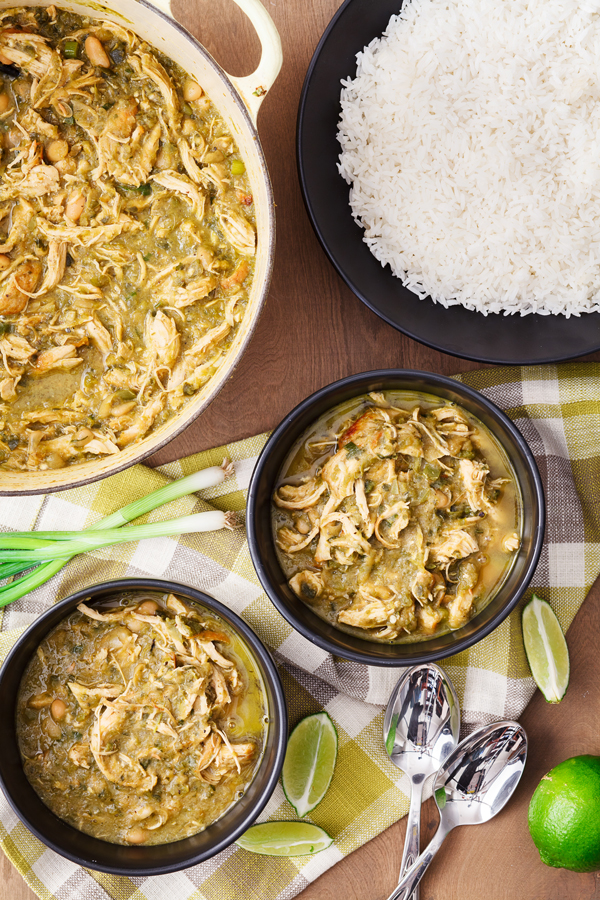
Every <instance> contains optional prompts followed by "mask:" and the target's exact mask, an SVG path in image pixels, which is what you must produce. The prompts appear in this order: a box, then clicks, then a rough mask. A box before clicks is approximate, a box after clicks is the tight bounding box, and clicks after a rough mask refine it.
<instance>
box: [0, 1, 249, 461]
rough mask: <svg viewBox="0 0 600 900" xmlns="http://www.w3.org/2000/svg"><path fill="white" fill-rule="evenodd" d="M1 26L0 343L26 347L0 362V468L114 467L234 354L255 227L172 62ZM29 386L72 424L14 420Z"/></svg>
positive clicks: (224, 148) (230, 148) (34, 17)
mask: <svg viewBox="0 0 600 900" xmlns="http://www.w3.org/2000/svg"><path fill="white" fill-rule="evenodd" d="M10 15H11V19H10V27H5V28H4V29H0V56H1V58H2V59H3V60H4V62H5V64H8V61H10V62H11V63H12V64H13V68H14V72H11V81H10V86H8V85H7V84H5V88H6V90H5V94H6V95H8V96H10V98H11V100H10V103H9V105H8V107H7V109H6V110H4V111H3V112H2V113H1V114H0V115H1V117H2V127H3V129H4V130H5V146H4V148H3V150H2V172H3V174H2V179H1V182H0V254H2V256H3V260H1V261H0V262H1V264H2V268H1V269H0V337H1V336H2V335H11V336H13V335H18V336H21V337H23V339H26V340H27V341H28V343H29V345H30V346H31V347H32V348H33V351H34V352H32V353H30V354H27V355H24V356H21V357H15V356H11V355H10V353H9V352H8V350H9V349H10V348H9V347H8V345H6V344H5V346H4V351H3V352H2V353H0V357H1V365H0V419H1V420H2V422H3V430H4V432H5V434H9V435H10V440H9V441H8V442H5V441H2V442H0V470H2V469H7V470H11V471H22V470H27V469H39V468H42V469H46V468H49V467H52V468H56V467H60V466H61V465H74V464H78V463H81V462H85V461H90V460H92V459H93V458H94V457H98V456H102V455H107V454H108V455H113V454H114V455H118V454H119V453H120V452H121V451H122V450H123V449H124V448H125V447H129V446H130V445H131V444H132V443H135V442H139V441H143V440H144V439H145V438H146V437H147V436H148V435H149V434H150V433H151V432H152V431H154V430H156V429H158V428H159V427H161V426H162V425H163V424H165V423H166V422H167V421H168V420H169V419H170V418H172V417H174V416H177V415H180V413H181V411H182V410H183V408H184V407H185V405H186V404H187V403H190V402H192V399H193V397H194V395H195V394H196V393H197V392H198V391H200V390H201V389H202V388H203V387H204V385H206V384H207V382H209V381H210V380H211V379H212V378H214V377H215V376H216V374H217V373H218V371H219V369H220V368H221V367H222V366H223V365H224V364H226V362H227V361H228V359H230V358H231V355H232V354H231V353H230V352H229V351H230V348H232V347H233V348H235V350H233V351H232V352H236V351H237V347H238V344H237V343H236V340H235V338H236V334H237V332H238V329H239V327H240V323H241V321H242V319H243V317H244V315H245V314H246V309H247V308H248V307H249V299H250V291H251V290H252V278H253V271H254V257H255V254H256V228H255V221H254V207H253V195H252V189H251V185H250V181H249V178H248V175H247V174H246V172H245V166H244V165H243V164H241V165H240V163H241V160H240V159H239V152H238V149H237V147H236V144H235V142H234V140H233V138H232V136H231V134H230V132H229V130H228V127H227V124H226V122H225V120H224V119H223V118H222V117H221V116H220V115H219V112H218V110H216V109H215V108H214V107H213V106H212V105H211V103H210V101H209V99H208V98H207V96H206V95H205V94H204V93H203V91H202V90H201V88H199V86H196V87H195V88H194V89H195V90H199V91H200V96H201V101H192V102H191V103H190V104H188V103H187V101H186V100H185V99H184V94H186V92H187V90H188V88H187V85H188V83H189V82H190V79H189V76H188V75H187V74H186V73H185V72H184V71H183V70H182V69H180V68H179V66H178V65H176V64H175V63H174V62H172V61H170V60H167V59H165V58H164V57H163V56H161V55H160V54H159V53H158V52H157V51H156V50H155V49H154V48H152V47H151V46H150V45H149V44H148V43H146V42H145V41H143V40H141V39H140V38H139V37H138V36H137V35H135V34H134V33H133V32H131V31H129V30H128V29H127V28H124V27H123V26H120V25H116V24H115V23H111V22H109V21H108V20H105V19H93V18H83V17H80V16H78V15H77V14H75V13H73V12H71V11H68V10H66V9H61V8H60V7H55V6H50V7H47V8H44V7H33V8H18V7H17V8H15V9H11V11H10ZM71 44H72V45H74V47H73V48H72V49H73V52H76V58H67V56H66V54H67V53H69V54H70V53H71V50H68V47H69V46H71ZM12 76H14V77H12ZM2 77H4V78H5V80H6V78H8V76H6V75H4V76H3V75H2V73H0V78H2ZM0 87H1V85H0ZM240 170H241V171H240ZM46 376H48V377H46ZM41 377H45V378H46V380H45V383H44V396H45V398H46V402H47V404H48V405H49V406H51V407H52V408H53V409H59V408H61V407H64V408H68V409H69V410H71V411H74V410H78V411H80V415H79V417H78V418H77V419H75V420H74V421H71V422H68V423H66V422H63V421H61V420H60V419H58V418H57V419H55V420H54V421H53V422H48V423H45V424H47V425H48V426H49V427H48V428H45V429H42V428H41V427H40V426H39V425H37V426H36V427H34V428H32V427H31V426H30V425H28V423H27V422H26V420H25V418H24V417H23V416H22V415H21V413H20V411H21V410H22V409H24V408H29V409H32V408H35V407H36V406H37V405H39V404H38V403H37V400H36V398H35V396H34V391H39V388H40V382H39V379H40V378H41ZM122 394H126V396H121V395H122ZM90 419H93V424H94V429H93V433H91V434H88V435H86V436H85V439H84V438H83V437H80V438H76V436H75V435H76V433H77V432H81V429H83V428H89V425H90ZM71 426H73V428H72V429H71V430H67V429H69V428H71Z"/></svg>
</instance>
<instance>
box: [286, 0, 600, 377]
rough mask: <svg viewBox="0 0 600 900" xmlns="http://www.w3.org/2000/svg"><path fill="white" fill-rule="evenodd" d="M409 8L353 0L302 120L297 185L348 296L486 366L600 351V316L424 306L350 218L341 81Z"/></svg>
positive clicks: (310, 89)
mask: <svg viewBox="0 0 600 900" xmlns="http://www.w3.org/2000/svg"><path fill="white" fill-rule="evenodd" d="M401 6H402V0H377V2H376V3H375V2H373V0H346V2H345V3H344V4H343V5H342V6H341V7H340V9H339V10H338V11H337V13H336V14H335V16H334V17H333V19H332V20H331V22H330V24H329V25H328V27H327V29H326V31H325V33H324V35H323V37H322V38H321V41H320V42H319V45H318V47H317V49H316V51H315V54H314V56H313V58H312V61H311V63H310V66H309V68H308V72H307V75H306V79H305V81H304V87H303V89H302V95H301V98H300V108H299V112H298V133H297V154H298V171H299V176H300V185H301V187H302V194H303V197H304V202H305V204H306V208H307V210H308V214H309V216H310V220H311V222H312V225H313V228H314V230H315V232H316V235H317V237H318V239H319V240H320V242H321V244H322V245H323V249H324V250H325V252H326V253H327V255H328V257H329V259H330V260H331V262H332V263H333V265H334V266H335V267H336V269H337V270H338V272H339V274H340V275H341V276H342V278H343V279H344V281H345V282H346V284H347V285H348V287H349V288H350V289H351V290H352V291H353V292H354V293H355V294H356V296H357V297H358V298H359V299H360V300H362V301H363V303H365V304H366V305H367V306H368V307H369V309H372V310H373V312H375V313H377V315H378V316H380V317H381V318H382V319H384V320H385V321H386V322H387V323H388V324H389V325H393V327H394V328H397V329H398V330H399V331H402V332H404V334H407V335H408V336H409V337H411V338H414V340H416V341H421V343H423V344H427V345H428V346H429V347H434V348H435V349H436V350H442V351H444V353H452V354H453V355H454V356H462V357H464V358H465V359H475V360H478V361H480V362H488V363H508V364H519V365H527V364H529V363H543V362H556V361H558V360H561V359H571V358H572V357H574V356H582V355H583V354H584V353H592V352H593V351H595V350H598V349H600V313H584V314H582V315H581V316H572V317H571V318H569V319H567V318H565V316H541V315H528V316H523V317H521V316H519V315H516V316H515V315H513V316H503V315H500V314H498V313H494V314H490V315H488V316H484V315H483V314H482V313H477V312H471V311H470V310H468V309H465V308H464V307H462V306H452V307H451V308H450V309H445V308H444V307H443V306H441V305H440V304H436V303H434V302H433V300H431V299H429V298H427V299H425V300H419V298H418V297H417V295H416V294H413V293H412V291H409V290H408V288H405V287H404V286H403V284H402V282H401V281H400V279H399V278H396V277H394V275H392V273H391V270H390V268H389V266H386V267H385V268H384V267H383V266H382V265H381V263H380V262H378V260H376V259H375V257H374V256H373V254H372V253H371V251H370V250H369V248H368V247H367V245H366V244H365V243H364V241H363V239H362V238H363V230H362V228H360V227H359V226H358V225H357V224H356V222H355V221H354V219H353V218H352V213H351V211H350V205H349V190H350V188H349V186H348V185H347V184H346V182H345V181H344V179H343V178H342V177H341V175H340V174H339V173H338V170H337V162H338V157H339V154H340V149H341V148H340V145H339V143H338V141H337V137H336V135H337V124H338V120H339V117H340V91H341V84H340V81H341V79H342V78H347V77H348V76H354V75H355V73H356V59H355V57H356V54H357V53H358V51H359V50H362V49H363V47H364V46H365V45H366V44H368V43H370V41H372V40H373V38H376V37H379V36H380V35H381V34H382V32H383V31H384V30H385V28H386V26H387V23H388V21H389V19H390V16H392V15H394V14H395V13H398V12H399V10H400V8H401Z"/></svg>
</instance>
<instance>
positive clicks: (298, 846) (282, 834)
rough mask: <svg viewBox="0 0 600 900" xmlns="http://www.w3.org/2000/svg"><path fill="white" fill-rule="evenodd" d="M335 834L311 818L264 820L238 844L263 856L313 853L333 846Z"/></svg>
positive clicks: (311, 854) (250, 830)
mask: <svg viewBox="0 0 600 900" xmlns="http://www.w3.org/2000/svg"><path fill="white" fill-rule="evenodd" d="M332 843H333V838H332V837H331V836H330V835H329V834H327V832H326V831H324V830H323V828H320V827H319V826H318V825H312V824H311V823H310V822H262V823H260V824H259V825H252V826H251V828H249V829H248V830H247V831H246V832H244V834H243V835H242V836H241V837H240V838H238V839H237V841H236V844H238V846H239V847H242V848H243V849H244V850H249V851H250V853H260V854H262V855H263V856H291V857H294V856H313V855H314V854H315V853H320V852H321V850H326V849H327V848H328V847H331V845H332Z"/></svg>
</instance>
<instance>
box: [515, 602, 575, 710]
mask: <svg viewBox="0 0 600 900" xmlns="http://www.w3.org/2000/svg"><path fill="white" fill-rule="evenodd" d="M523 641H524V643H525V652H526V653H527V661H528V663H529V668H530V669H531V674H532V675H533V677H534V680H535V683H536V684H537V686H538V687H539V689H540V691H541V692H542V694H543V695H544V697H545V698H546V700H547V701H548V702H549V703H559V702H560V701H561V700H562V698H563V697H564V696H565V692H566V690H567V686H568V684H569V651H568V649H567V642H566V641H565V636H564V634H563V633H562V630H561V627H560V624H559V621H558V619H557V618H556V615H555V614H554V611H553V609H552V607H551V606H550V604H549V603H546V601H545V600H541V599H540V598H539V597H536V595H535V594H534V595H533V597H532V599H531V602H530V603H528V604H527V606H526V607H525V609H524V610H523Z"/></svg>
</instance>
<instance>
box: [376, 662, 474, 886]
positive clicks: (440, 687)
mask: <svg viewBox="0 0 600 900" xmlns="http://www.w3.org/2000/svg"><path fill="white" fill-rule="evenodd" d="M459 730H460V706H459V703H458V697H457V696H456V691H455V690H454V687H453V686H452V683H451V682H450V679H449V678H448V676H447V675H446V674H445V673H444V672H443V671H442V670H441V669H440V668H439V666H436V665H434V664H433V663H425V664H423V665H421V666H414V667H413V668H412V669H409V670H408V671H407V672H406V673H405V674H404V675H403V676H402V678H401V679H400V680H399V682H398V684H397V685H396V687H395V688H394V690H393V691H392V694H391V696H390V699H389V702H388V705H387V709H386V711H385V719H384V721H383V737H384V741H385V748H386V750H387V752H388V756H389V757H390V759H391V760H392V762H393V763H394V765H395V766H398V768H399V769H402V771H403V772H404V774H405V775H408V777H409V778H410V782H411V793H410V809H409V812H408V819H407V823H406V839H405V841H404V853H403V854H402V865H401V867H400V878H401V877H402V875H403V874H404V872H406V870H407V869H409V868H410V867H411V866H412V864H413V863H414V862H415V860H416V858H417V856H418V855H419V849H420V847H419V841H420V830H421V803H422V799H423V787H424V784H425V781H426V779H427V778H428V777H429V776H430V775H435V773H436V772H437V771H438V769H439V768H440V766H441V765H442V763H443V762H444V760H445V759H446V758H447V757H448V755H449V754H450V753H451V751H452V750H454V748H455V747H456V745H457V744H458V734H459ZM412 900H419V889H418V887H417V888H415V890H414V891H413V895H412Z"/></svg>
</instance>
